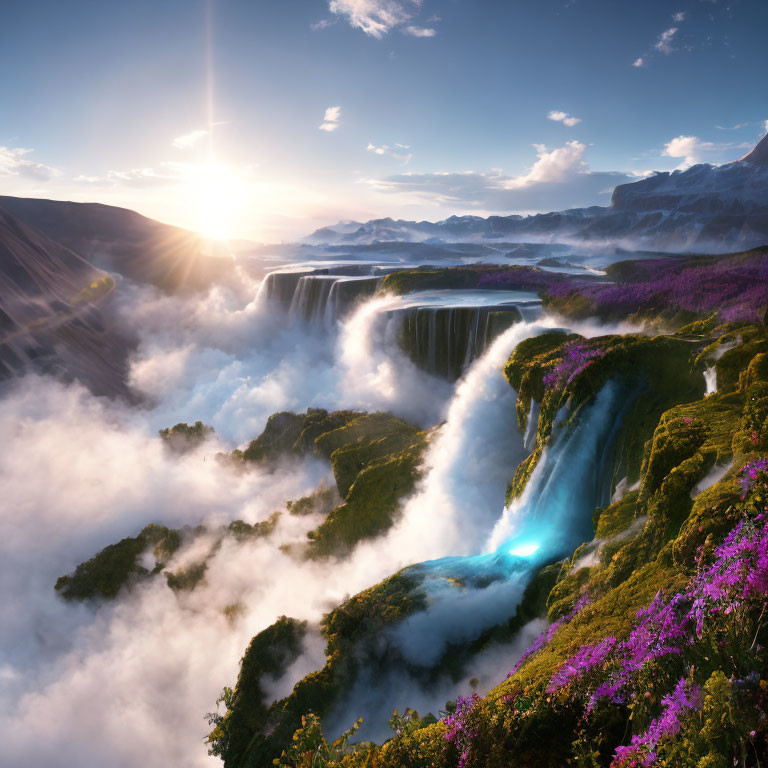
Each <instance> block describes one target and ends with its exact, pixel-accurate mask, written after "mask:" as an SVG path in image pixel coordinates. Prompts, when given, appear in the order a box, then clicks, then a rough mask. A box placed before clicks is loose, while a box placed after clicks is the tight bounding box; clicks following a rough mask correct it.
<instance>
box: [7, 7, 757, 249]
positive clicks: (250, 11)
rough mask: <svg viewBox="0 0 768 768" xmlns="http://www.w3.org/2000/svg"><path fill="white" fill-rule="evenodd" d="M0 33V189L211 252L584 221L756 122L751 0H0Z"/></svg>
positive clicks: (751, 136) (735, 139) (728, 155)
mask: <svg viewBox="0 0 768 768" xmlns="http://www.w3.org/2000/svg"><path fill="white" fill-rule="evenodd" d="M2 22H3V23H2V25H1V26H0V71H2V72H3V73H5V75H6V76H5V77H3V78H2V80H0V104H2V111H0V147H2V149H0V192H2V193H4V194H20V195H33V196H47V197H54V198H67V199H76V200H94V201H101V202H107V203H111V204H118V205H126V206H128V207H132V208H135V209H137V210H139V211H141V212H142V213H145V214H147V215H150V216H154V217H156V218H159V219H161V220H164V221H170V222H172V223H177V224H180V225H182V226H188V227H191V228H195V229H201V230H204V231H208V232H211V233H213V234H219V235H232V236H243V237H250V238H255V239H262V240H279V239H287V238H291V237H295V236H297V235H300V234H303V233H306V232H307V231H309V230H311V229H313V228H314V227H315V226H319V225H322V224H324V223H329V222H332V221H334V220H337V219H340V218H357V219H366V218H371V217H374V216H383V215H392V216H394V217H407V218H430V219H439V218H442V217H444V216H446V215H450V214H451V213H472V212H474V213H481V214H486V213H500V212H501V213H507V212H509V213H511V212H524V211H534V210H551V209H557V208H562V207H568V206H574V205H588V204H596V203H601V202H602V203H603V204H605V203H607V202H608V199H609V192H610V189H611V188H612V187H613V186H614V185H615V184H616V183H620V182H622V181H624V180H626V179H627V178H628V177H631V176H632V175H634V174H642V173H647V172H649V171H652V170H671V169H674V168H677V167H685V166H686V165H689V164H691V163H694V162H713V163H722V162H727V161H730V160H733V159H736V158H738V157H740V156H741V155H743V154H744V153H745V152H746V151H747V148H748V147H749V146H751V145H753V144H754V143H755V142H756V141H757V140H758V139H759V138H760V137H761V136H762V135H763V134H764V132H765V123H766V120H768V89H767V88H766V87H765V73H766V71H768V48H767V47H766V45H765V42H764V36H765V30H766V29H768V3H766V2H764V0H732V1H731V2H726V0H683V1H682V2H680V3H670V2H663V1H662V0H538V1H537V2H535V3H534V2H522V0H517V1H515V0H506V1H505V2H491V1H490V0H423V1H422V2H415V1H414V0H330V1H329V0H269V1H268V2H267V1H264V0H162V1H160V2H158V0H154V2H148V1H147V0H131V2H130V3H126V2H119V3H118V2H112V0H68V1H67V2H61V1H60V0H50V1H46V0H26V1H25V2H22V1H20V0H16V1H13V0H12V1H10V2H8V1H7V0H6V2H5V3H3V8H2ZM334 108H337V109H334ZM327 110H329V111H328V112H327V115H326V111H327ZM326 116H327V117H328V119H327V120H326ZM555 118H559V119H555ZM321 126H322V128H321Z"/></svg>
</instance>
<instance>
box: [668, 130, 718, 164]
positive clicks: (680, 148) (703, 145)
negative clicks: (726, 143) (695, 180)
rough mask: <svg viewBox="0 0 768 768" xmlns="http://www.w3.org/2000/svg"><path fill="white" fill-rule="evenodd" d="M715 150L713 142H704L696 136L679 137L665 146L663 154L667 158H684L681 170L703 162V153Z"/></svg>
mask: <svg viewBox="0 0 768 768" xmlns="http://www.w3.org/2000/svg"><path fill="white" fill-rule="evenodd" d="M713 148H714V144H712V142H711V141H702V140H701V139H699V138H698V137H696V136H677V137H675V138H674V139H672V140H671V141H668V142H667V143H666V144H665V145H664V151H663V152H662V154H664V155H666V156H667V157H674V158H679V157H682V158H683V162H682V163H681V164H680V166H678V167H679V168H688V167H690V166H691V165H696V163H699V162H701V153H702V152H704V151H707V150H710V149H713Z"/></svg>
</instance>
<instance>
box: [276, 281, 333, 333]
mask: <svg viewBox="0 0 768 768" xmlns="http://www.w3.org/2000/svg"><path fill="white" fill-rule="evenodd" d="M337 279H338V278H336V277H333V276H331V275H303V276H302V277H300V278H299V282H298V285H297V286H296V290H295V291H294V294H293V299H292V301H291V306H290V308H289V310H288V314H289V315H290V316H291V317H292V318H293V319H295V320H298V321H299V322H303V323H307V324H310V325H318V324H320V323H321V322H322V321H323V320H324V318H325V308H326V305H327V303H328V296H329V294H330V292H331V288H332V287H333V284H334V282H335V281H336V280H337Z"/></svg>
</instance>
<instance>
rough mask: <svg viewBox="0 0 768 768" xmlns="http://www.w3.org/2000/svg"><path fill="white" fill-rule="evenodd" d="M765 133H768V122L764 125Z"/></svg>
mask: <svg viewBox="0 0 768 768" xmlns="http://www.w3.org/2000/svg"><path fill="white" fill-rule="evenodd" d="M763 131H765V133H768V120H766V121H765V123H764V125H763Z"/></svg>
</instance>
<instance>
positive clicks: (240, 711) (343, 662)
mask: <svg viewBox="0 0 768 768" xmlns="http://www.w3.org/2000/svg"><path fill="white" fill-rule="evenodd" d="M425 607H426V600H425V597H424V595H423V594H422V593H421V592H420V591H419V589H418V583H417V582H416V581H414V579H413V578H412V577H410V576H408V575H407V574H406V573H404V572H400V573H397V574H395V575H394V576H391V577H390V578H388V579H386V580H385V581H383V582H381V583H380V584H378V585H376V586H375V587H372V588H371V589H368V590H365V591H364V592H361V593H359V594H357V595H355V596H354V597H352V598H350V599H349V600H347V601H345V602H344V603H342V604H341V605H340V606H339V607H338V608H335V609H334V610H333V611H331V612H330V613H329V614H327V615H326V616H325V617H324V619H323V621H322V624H321V631H322V634H323V636H324V638H325V639H326V641H327V646H326V663H325V666H324V667H323V668H322V669H320V670H318V671H317V672H313V673H311V674H309V675H307V676H306V677H305V678H303V679H302V680H300V681H299V682H298V683H297V684H296V686H295V687H294V689H293V692H292V693H291V694H290V695H289V696H287V697H286V698H285V699H281V700H280V701H276V702H274V703H273V704H271V705H270V706H268V707H265V706H264V702H263V693H262V690H261V688H260V687H259V686H258V685H254V684H253V679H254V677H255V675H254V674H253V673H252V672H251V666H252V665H253V663H254V661H253V658H252V657H253V656H254V655H255V654H257V653H259V652H260V649H261V647H262V645H263V640H260V638H261V636H262V635H264V633H261V635H257V636H256V637H255V638H254V640H253V641H252V642H251V648H255V649H256V650H255V651H254V652H253V653H251V652H250V649H249V653H246V655H245V656H244V657H243V662H242V664H243V665H245V666H247V667H248V672H247V673H245V674H244V672H243V669H244V667H243V666H241V673H240V677H239V678H238V681H237V685H236V686H235V688H234V691H231V692H228V689H225V691H224V695H223V697H222V698H221V699H220V701H223V702H224V703H225V705H226V707H227V709H226V712H225V713H224V715H223V716H221V717H220V718H218V719H215V720H214V722H213V723H212V724H214V726H215V727H214V729H213V731H212V732H211V734H210V736H209V737H208V743H209V745H210V751H211V753H212V754H216V755H219V756H221V758H222V759H223V761H224V765H225V768H257V767H258V766H269V765H272V761H273V760H276V759H277V758H279V756H280V755H281V753H282V752H283V750H284V749H285V748H286V747H287V746H288V745H289V744H290V743H291V741H292V735H293V733H294V732H295V731H296V730H297V729H299V728H300V727H301V726H302V719H303V718H304V717H305V716H306V715H308V714H309V713H313V714H314V715H316V716H318V717H325V716H326V715H327V714H329V713H330V712H331V710H332V709H333V707H334V705H335V704H336V703H337V701H338V700H339V699H340V697H341V696H342V695H343V694H344V692H345V691H347V690H349V688H350V687H351V686H352V685H353V684H354V682H355V680H356V677H357V673H358V670H359V669H360V667H361V666H363V665H365V666H367V667H370V666H371V665H373V666H374V667H375V665H376V664H377V663H378V662H377V660H378V658H379V655H380V645H381V634H382V632H383V631H384V630H385V629H386V628H387V627H388V626H391V625H393V624H395V623H397V622H399V621H402V620H403V619H404V618H406V617H408V616H410V615H412V614H413V613H415V612H417V611H420V610H423V609H424V608H425ZM270 629H271V630H273V628H270ZM267 632H270V630H267ZM276 635H277V631H272V632H270V634H269V637H270V638H272V637H275V636H276ZM254 644H255V645H254ZM256 670H257V672H258V673H259V675H260V674H261V671H260V668H259V667H256Z"/></svg>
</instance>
